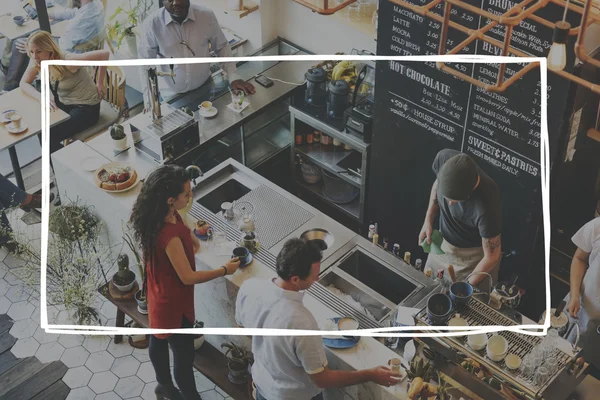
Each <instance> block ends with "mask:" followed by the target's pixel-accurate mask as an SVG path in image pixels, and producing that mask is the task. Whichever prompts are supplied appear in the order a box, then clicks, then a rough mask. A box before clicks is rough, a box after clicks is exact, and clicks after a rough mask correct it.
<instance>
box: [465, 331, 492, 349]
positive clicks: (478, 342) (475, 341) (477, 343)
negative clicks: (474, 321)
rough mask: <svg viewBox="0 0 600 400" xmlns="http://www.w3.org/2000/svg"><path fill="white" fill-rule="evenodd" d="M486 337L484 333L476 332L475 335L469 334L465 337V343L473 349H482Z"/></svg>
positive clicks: (485, 342)
mask: <svg viewBox="0 0 600 400" xmlns="http://www.w3.org/2000/svg"><path fill="white" fill-rule="evenodd" d="M487 342H488V338H487V335H486V334H485V333H478V334H476V335H469V336H468V337H467V343H468V344H469V346H470V347H471V348H472V349H473V350H482V349H484V348H485V346H486V345H487Z"/></svg>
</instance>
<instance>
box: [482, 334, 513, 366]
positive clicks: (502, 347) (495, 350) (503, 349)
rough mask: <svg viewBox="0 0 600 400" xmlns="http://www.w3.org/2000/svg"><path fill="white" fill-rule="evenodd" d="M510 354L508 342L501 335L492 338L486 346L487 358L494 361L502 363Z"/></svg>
mask: <svg viewBox="0 0 600 400" xmlns="http://www.w3.org/2000/svg"><path fill="white" fill-rule="evenodd" d="M507 352H508V341H507V340H506V339H505V338H504V337H503V336H500V335H494V336H492V337H491V338H490V339H489V340H488V342H487V346H486V353H487V356H488V357H489V358H490V359H491V360H492V361H502V360H503V359H504V357H506V353H507Z"/></svg>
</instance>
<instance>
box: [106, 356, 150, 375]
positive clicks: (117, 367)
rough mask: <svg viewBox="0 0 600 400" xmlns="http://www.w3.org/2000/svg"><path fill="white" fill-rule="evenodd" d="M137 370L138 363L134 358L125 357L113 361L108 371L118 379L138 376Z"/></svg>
mask: <svg viewBox="0 0 600 400" xmlns="http://www.w3.org/2000/svg"><path fill="white" fill-rule="evenodd" d="M139 368H140V362H139V361H138V360H136V359H135V357H133V356H125V357H120V358H117V359H115V362H114V363H113V365H112V367H111V368H110V370H111V371H112V372H113V373H114V374H115V375H117V376H118V377H119V378H127V377H128V376H133V375H136V373H137V375H138V376H139V372H138V369H139ZM140 378H141V377H140ZM142 380H143V379H142Z"/></svg>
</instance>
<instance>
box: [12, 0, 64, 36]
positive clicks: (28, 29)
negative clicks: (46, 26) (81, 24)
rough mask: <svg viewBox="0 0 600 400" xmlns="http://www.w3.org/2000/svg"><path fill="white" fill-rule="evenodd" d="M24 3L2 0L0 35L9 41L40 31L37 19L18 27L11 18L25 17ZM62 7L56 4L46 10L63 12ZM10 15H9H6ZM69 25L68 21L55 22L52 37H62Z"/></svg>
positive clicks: (16, 0) (15, 0)
mask: <svg viewBox="0 0 600 400" xmlns="http://www.w3.org/2000/svg"><path fill="white" fill-rule="evenodd" d="M24 4H25V3H24V2H22V1H19V0H2V6H3V7H2V8H1V9H0V35H3V36H5V37H6V39H8V40H9V41H11V40H14V39H18V38H20V37H24V36H29V34H31V33H32V32H35V31H37V30H39V29H40V23H39V21H38V20H37V19H35V20H32V19H29V20H28V21H27V22H25V23H24V24H23V25H21V26H18V25H17V24H16V23H15V22H14V21H13V18H14V17H16V16H18V15H20V16H23V17H25V16H27V13H26V12H25V10H24V9H23V5H24ZM63 9H64V7H62V6H59V5H58V4H56V5H54V6H52V7H50V8H48V12H51V11H55V10H63ZM9 13H10V15H8V14H9ZM68 24H69V20H64V21H57V22H56V23H54V24H52V28H51V29H52V36H55V37H60V36H62V35H63V34H64V33H65V31H66V29H67V25H68Z"/></svg>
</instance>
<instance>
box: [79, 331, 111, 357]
mask: <svg viewBox="0 0 600 400" xmlns="http://www.w3.org/2000/svg"><path fill="white" fill-rule="evenodd" d="M110 340H111V339H110V337H109V336H100V335H97V336H96V335H95V336H86V338H85V340H84V341H83V347H85V348H86V350H87V351H89V352H90V353H96V352H99V351H103V350H106V349H107V348H108V344H109V343H110Z"/></svg>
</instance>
